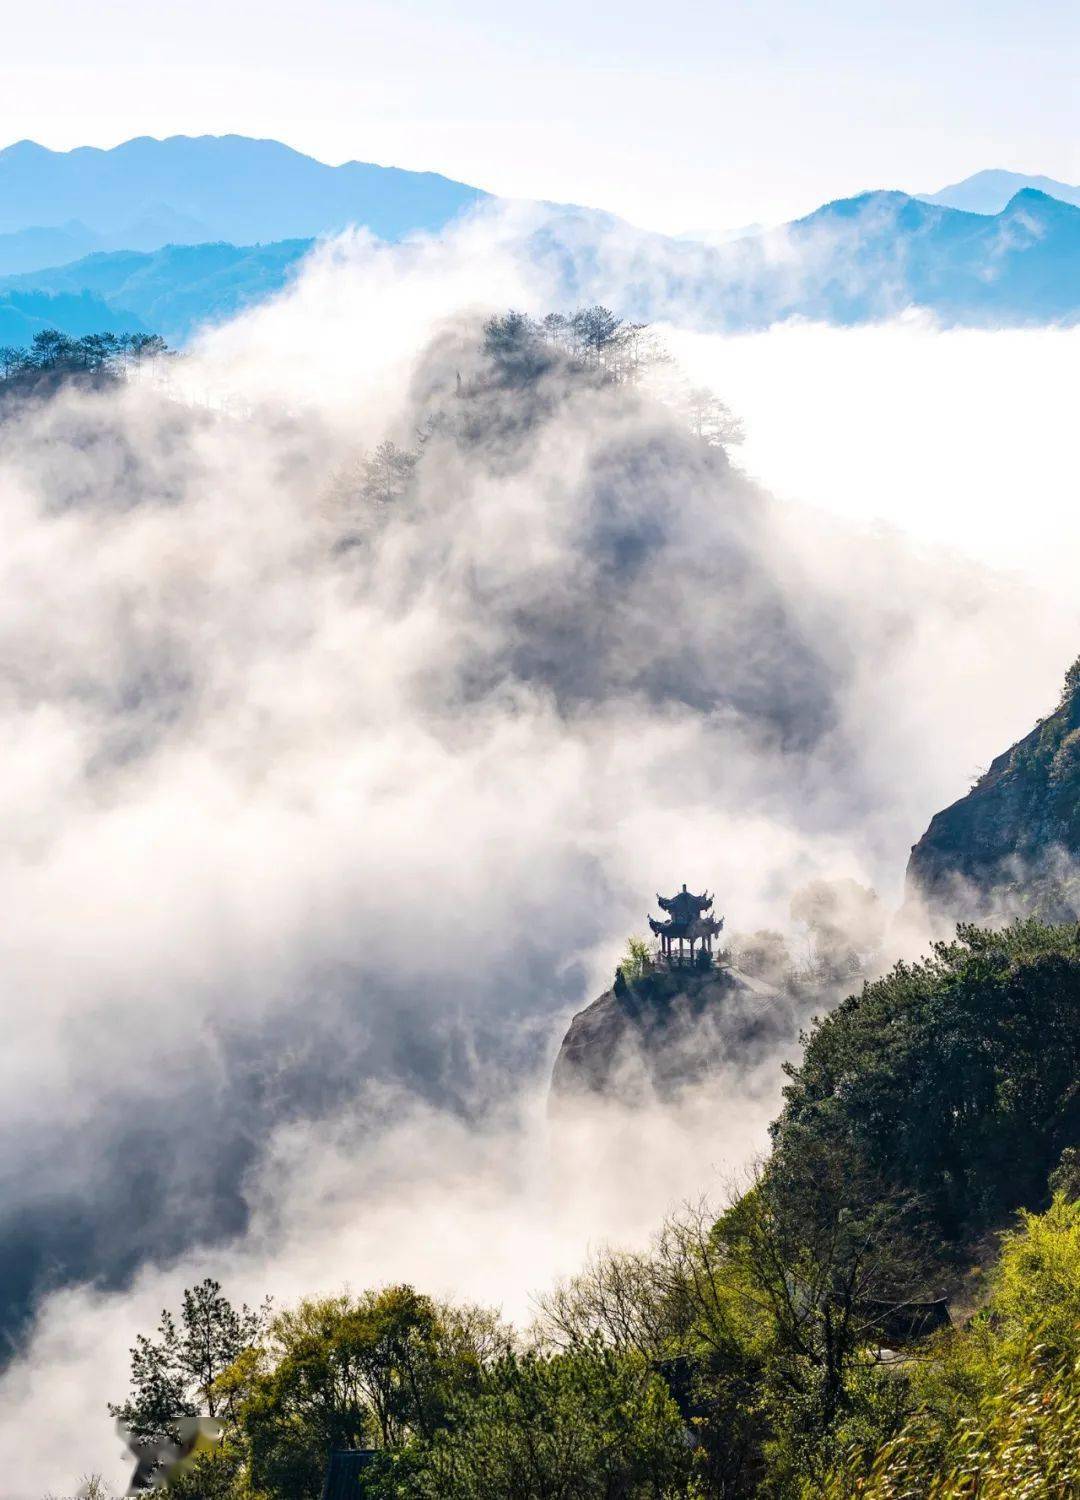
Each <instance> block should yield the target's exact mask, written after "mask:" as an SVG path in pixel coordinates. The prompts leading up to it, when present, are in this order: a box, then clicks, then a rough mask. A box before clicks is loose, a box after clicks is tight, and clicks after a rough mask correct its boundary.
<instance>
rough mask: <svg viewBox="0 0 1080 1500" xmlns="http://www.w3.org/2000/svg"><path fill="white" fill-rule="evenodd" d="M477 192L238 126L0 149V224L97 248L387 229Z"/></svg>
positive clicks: (385, 233)
mask: <svg viewBox="0 0 1080 1500" xmlns="http://www.w3.org/2000/svg"><path fill="white" fill-rule="evenodd" d="M485 196H486V194H484V193H482V192H481V191H480V190H479V189H478V188H473V187H469V186H467V185H466V184H464V183H461V182H453V181H451V180H450V179H449V178H447V177H442V176H440V175H439V174H438V173H436V172H408V171H403V170H401V169H400V168H397V167H380V166H374V165H372V164H371V163H370V162H358V161H350V162H346V163H344V165H342V166H339V167H331V166H327V165H326V164H325V163H323V162H319V161H316V160H314V158H313V157H310V156H305V155H304V154H303V153H302V152H299V151H294V150H292V148H291V147H289V146H283V145H282V144H281V143H280V142H279V141H268V140H252V139H250V138H249V137H247V136H240V135H224V136H213V135H203V136H183V135H177V136H170V137H168V139H166V140H155V139H153V138H152V137H150V136H139V137H137V138H136V139H135V140H131V141H125V142H124V144H123V145H120V146H115V147H113V148H112V149H111V150H100V149H99V148H98V147H96V146H79V147H77V148H76V149H75V150H73V151H50V150H48V149H47V148H46V147H45V146H39V145H37V144H36V142H34V141H18V142H17V143H16V144H15V145H13V146H8V147H7V148H6V149H4V150H2V151H0V236H3V235H10V234H14V233H18V232H19V231H22V230H27V229H33V230H35V231H40V230H42V229H48V228H61V227H63V226H65V225H69V224H70V223H71V222H72V221H75V222H76V223H77V224H78V225H79V226H81V227H82V228H83V229H84V231H86V232H89V233H90V234H91V235H94V236H96V237H97V241H98V247H99V248H102V249H142V250H153V249H158V248H159V247H160V246H162V245H165V244H170V243H171V244H196V243H200V242H204V241H212V240H228V241H231V242H232V243H233V244H238V245H250V244H254V243H259V242H266V241H273V240H285V239H296V238H302V237H309V236H312V235H318V234H325V233H332V232H333V231H335V230H339V229H343V228H345V227H346V226H347V225H350V224H362V225H365V226H367V227H368V228H369V229H371V230H372V232H373V233H375V234H377V235H379V236H380V238H382V239H390V240H394V239H400V238H401V237H402V236H403V235H405V234H408V233H409V232H410V231H413V230H418V229H419V230H432V229H440V228H441V227H442V226H443V225H444V224H446V223H447V222H448V221H449V220H450V219H452V218H454V216H455V215H456V214H459V213H460V212H462V210H464V209H467V208H469V207H470V206H471V205H473V204H474V203H476V202H478V201H480V200H481V199H482V198H484V197H485ZM0 248H2V247H0ZM12 269H14V268H12Z"/></svg>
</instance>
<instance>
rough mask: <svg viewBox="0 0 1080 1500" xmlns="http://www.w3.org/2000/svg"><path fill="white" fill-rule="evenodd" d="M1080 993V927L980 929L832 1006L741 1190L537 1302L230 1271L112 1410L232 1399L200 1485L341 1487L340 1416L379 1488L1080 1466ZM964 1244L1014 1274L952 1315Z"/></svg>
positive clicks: (620, 1485) (884, 1497) (790, 1493)
mask: <svg viewBox="0 0 1080 1500" xmlns="http://www.w3.org/2000/svg"><path fill="white" fill-rule="evenodd" d="M633 958H634V953H633V951H631V953H630V954H628V958H627V963H628V964H630V963H632V961H633ZM1078 1006H1080V931H1078V930H1077V929H1076V928H1075V927H1064V928H1049V927H1044V926H1040V925H1039V924H1037V923H1034V922H1025V923H1021V924H1016V925H1014V926H1013V927H1012V928H1010V929H1007V930H1005V931H1001V932H989V931H984V930H981V929H975V928H964V929H961V930H960V931H959V933H958V936H957V938H956V940H955V941H954V942H952V943H948V944H940V945H938V946H937V947H936V948H935V950H934V951H933V953H932V955H931V956H930V957H929V958H927V959H926V960H925V961H923V962H922V963H919V964H915V965H904V964H900V965H897V966H896V967H895V968H894V969H893V971H892V972H891V973H890V974H888V975H886V976H885V977H884V978H882V979H880V980H877V981H875V982H874V983H871V984H866V985H864V987H863V989H862V991H861V993H860V994H859V995H856V996H852V997H850V998H849V999H847V1000H846V1001H844V1002H843V1004H842V1005H840V1006H839V1007H838V1009H837V1010H836V1011H835V1012H834V1013H833V1014H832V1015H830V1016H828V1017H826V1018H825V1019H824V1020H822V1021H820V1022H818V1023H816V1024H815V1026H814V1028H813V1030H812V1032H811V1034H810V1036H809V1037H808V1038H807V1042H806V1052H805V1057H804V1059H803V1061H802V1063H801V1065H800V1066H799V1067H798V1068H795V1069H792V1071H791V1081H790V1084H789V1086H788V1089H787V1101H786V1105H785V1108H784V1112H783V1114H782V1116H781V1118H780V1120H779V1121H778V1122H777V1125H776V1127H775V1144H774V1149H773V1152H772V1155H771V1157H770V1159H769V1160H768V1161H767V1162H766V1163H765V1164H764V1165H763V1166H762V1168H761V1169H760V1170H759V1171H758V1173H757V1174H756V1177H755V1179H754V1181H753V1182H752V1183H751V1184H750V1185H749V1186H748V1187H747V1189H746V1191H744V1192H743V1193H742V1194H741V1196H739V1197H738V1198H737V1199H736V1200H735V1201H734V1202H733V1203H732V1204H731V1206H730V1207H729V1208H728V1209H727V1210H726V1211H725V1212H723V1213H722V1214H720V1216H719V1217H717V1216H716V1215H715V1214H711V1213H709V1212H707V1211H706V1210H705V1209H704V1208H702V1209H701V1210H699V1211H695V1212H689V1211H688V1212H686V1213H684V1214H683V1215H681V1216H680V1217H678V1218H676V1219H674V1220H672V1221H671V1222H669V1223H668V1224H667V1225H665V1226H664V1228H663V1229H662V1231H661V1232H660V1233H659V1234H658V1236H657V1238H656V1240H655V1242H654V1244H653V1246H652V1248H651V1249H650V1250H649V1251H648V1252H642V1253H634V1254H631V1253H626V1252H607V1253H603V1254H598V1255H596V1256H594V1258H593V1259H592V1260H591V1261H590V1263H589V1264H588V1265H587V1266H586V1267H585V1268H584V1269H583V1270H582V1272H581V1273H580V1274H579V1275H578V1276H576V1277H574V1278H572V1279H571V1280H568V1281H566V1282H563V1283H561V1284H559V1285H558V1286H556V1287H555V1288H554V1289H553V1290H551V1291H550V1292H549V1293H548V1294H547V1295H545V1296H544V1297H542V1298H541V1299H540V1301H539V1304H538V1317H537V1320H536V1323H535V1324H534V1326H533V1327H532V1328H531V1329H529V1330H527V1331H526V1332H520V1331H516V1330H512V1329H510V1328H507V1327H506V1326H505V1325H503V1324H502V1323H501V1322H500V1321H499V1319H498V1317H497V1316H496V1315H495V1314H493V1313H490V1312H486V1311H484V1310H482V1309H477V1308H471V1307H456V1306H451V1305H445V1304H439V1303H436V1302H433V1301H432V1300H431V1299H429V1298H427V1297H425V1296H423V1295H422V1294H420V1293H418V1292H416V1291H414V1290H413V1289H412V1288H409V1287H389V1288H385V1289H383V1290H380V1291H371V1292H366V1293H364V1294H363V1295H361V1296H359V1297H349V1296H341V1297H337V1298H330V1299H323V1300H311V1301H305V1302H302V1303H300V1304H299V1305H298V1306H297V1307H294V1308H290V1309H286V1310H285V1311H283V1312H280V1313H278V1314H277V1315H276V1316H273V1317H270V1316H269V1313H268V1311H267V1310H266V1309H264V1310H263V1311H262V1312H260V1313H252V1312H250V1311H248V1310H247V1309H241V1310H239V1311H235V1310H234V1309H232V1308H231V1307H230V1306H229V1304H228V1303H227V1302H226V1301H225V1299H224V1298H223V1296H222V1294H221V1289H220V1287H218V1286H217V1285H216V1284H215V1283H212V1282H206V1283H203V1285H202V1286H200V1287H197V1288H195V1289H193V1290H192V1291H190V1292H188V1293H186V1294H185V1297H184V1302H183V1306H182V1308H181V1310H180V1314H179V1316H178V1317H177V1318H173V1317H171V1316H170V1315H169V1314H167V1313H166V1314H164V1315H163V1317H162V1320H161V1323H160V1326H159V1329H158V1332H157V1335H156V1336H155V1337H153V1338H142V1339H140V1340H139V1341H138V1342H137V1344H136V1346H135V1348H134V1349H133V1351H132V1377H133V1385H132V1393H131V1396H130V1398H129V1400H128V1401H127V1402H125V1403H124V1404H123V1405H122V1406H120V1407H117V1408H114V1410H116V1411H119V1412H120V1413H121V1414H122V1415H123V1417H124V1418H125V1420H126V1421H127V1422H128V1423H129V1424H130V1425H131V1426H132V1427H133V1428H134V1429H135V1430H137V1431H142V1432H156V1431H160V1430H161V1429H162V1428H163V1427H164V1426H165V1424H166V1423H167V1421H168V1420H169V1418H175V1417H176V1416H178V1415H181V1414H184V1413H192V1412H195V1411H198V1412H204V1413H206V1414H208V1415H209V1414H215V1415H217V1416H218V1417H219V1418H220V1419H221V1420H222V1421H223V1422H224V1424H225V1438H224V1441H223V1443H222V1444H221V1446H220V1448H219V1449H217V1450H216V1451H215V1452H213V1453H212V1454H209V1455H205V1456H203V1457H201V1458H200V1459H199V1460H198V1461H197V1463H196V1465H195V1467H194V1469H193V1470H192V1471H191V1472H190V1473H188V1474H186V1475H183V1476H180V1477H178V1478H177V1479H175V1480H174V1481H173V1482H172V1485H171V1489H172V1491H173V1492H174V1493H176V1494H178V1495H181V1496H186V1497H189V1500H194V1497H203V1500H309V1497H310V1500H316V1497H317V1496H318V1495H319V1494H320V1490H321V1485H322V1481H323V1476H324V1474H325V1470H326V1463H327V1456H328V1454H329V1452H330V1451H331V1450H332V1449H342V1448H353V1449H355V1448H362V1449H368V1450H372V1453H373V1460H372V1462H371V1464H370V1465H369V1467H367V1468H366V1469H364V1470H363V1475H364V1478H363V1480H362V1482H361V1481H360V1480H358V1481H357V1484H358V1489H357V1494H358V1495H366V1496H368V1497H378V1500H390V1497H406V1496H415V1497H421V1500H425V1497H426V1500H434V1497H447V1500H482V1497H483V1500H486V1497H496V1496H507V1497H514V1500H546V1497H556V1496H558V1497H568V1500H569V1497H581V1500H585V1497H592V1496H605V1497H611V1500H615V1497H619V1500H635V1497H640V1500H644V1497H653V1500H661V1497H666V1500H674V1497H678V1496H682V1497H687V1500H689V1497H695V1496H696V1497H705V1496H709V1497H716V1500H734V1497H742V1496H758V1495H760V1496H775V1497H780V1500H788V1497H790V1500H810V1497H812V1496H813V1497H817V1496H820V1495H827V1496H831V1497H833V1500H840V1497H847V1496H855V1495H866V1496H872V1497H875V1500H900V1497H915V1496H920V1497H921V1496H924V1495H927V1496H940V1497H943V1500H945V1497H948V1500H954V1497H955V1500H959V1497H961V1496H968V1495H976V1494H977V1495H979V1496H1005V1495H1006V1494H1007V1493H1008V1494H1016V1495H1017V1496H1025V1495H1032V1496H1034V1495H1043V1494H1053V1495H1067V1494H1072V1493H1076V1492H1077V1491H1078V1481H1077V1477H1076V1476H1077V1467H1076V1465H1077V1461H1076V1457H1075V1453H1076V1450H1077V1438H1078V1437H1080V1424H1078V1418H1077V1415H1076V1413H1077V1411H1078V1410H1080V1373H1078V1372H1080V1203H1078V1202H1077V1201H1076V1199H1077V1189H1078V1187H1080V1160H1078V1152H1077V1150H1076V1146H1077V1143H1080V1120H1078V1119H1077V1117H1076V1114H1075V1109H1076V1105H1075V1094H1076V1078H1077V1077H1078V1076H1080V1071H1078V1065H1080V1056H1078V1049H1080V1021H1078V1016H1077V1011H1078ZM1051 1187H1052V1188H1053V1189H1054V1191H1055V1192H1056V1197H1055V1198H1054V1200H1053V1202H1052V1204H1050V1206H1049V1207H1048V1208H1046V1205H1047V1204H1048V1203H1049V1199H1050V1189H1051ZM1017 1208H1020V1209H1021V1219H1020V1222H1019V1227H1017V1228H1014V1229H1012V1230H1011V1232H1008V1233H1006V1234H1005V1235H1004V1238H1003V1240H1002V1243H1001V1249H1000V1255H999V1256H998V1258H997V1260H996V1263H995V1248H994V1246H995V1235H994V1234H993V1233H991V1234H990V1235H989V1236H988V1235H987V1233H986V1231H987V1230H988V1229H989V1230H991V1231H1003V1230H1006V1229H1007V1228H1008V1225H1009V1224H1010V1223H1011V1222H1012V1223H1014V1222H1015V1217H1014V1211H1015V1210H1016V1209H1017ZM1044 1209H1045V1211H1044V1212H1041V1213H1040V1212H1039V1210H1044ZM965 1257H966V1263H967V1264H968V1265H970V1262H971V1261H972V1260H973V1259H974V1260H975V1261H977V1262H978V1263H980V1264H984V1265H986V1266H989V1267H990V1268H991V1269H990V1270H989V1274H988V1276H987V1277H985V1278H984V1280H985V1281H986V1282H987V1286H988V1289H987V1288H984V1289H983V1290H982V1291H981V1292H980V1291H978V1289H977V1285H976V1291H975V1293H974V1294H973V1295H972V1294H971V1292H970V1288H969V1290H968V1292H967V1293H965V1295H968V1296H970V1297H971V1300H972V1302H973V1304H974V1305H979V1304H981V1310H980V1311H977V1312H976V1313H975V1316H974V1317H972V1318H971V1319H970V1321H969V1322H967V1323H966V1324H964V1325H963V1326H961V1323H960V1322H959V1321H958V1322H956V1323H954V1326H951V1327H950V1326H948V1320H947V1319H946V1318H945V1317H944V1315H943V1314H941V1308H942V1306H943V1304H942V1303H941V1302H940V1301H937V1300H935V1299H936V1298H938V1297H939V1296H940V1293H941V1288H942V1286H943V1285H945V1284H946V1283H949V1284H951V1285H953V1286H954V1288H955V1287H956V1286H958V1285H960V1284H961V1282H963V1281H964V1278H963V1277H962V1276H961V1274H960V1269H961V1266H960V1262H962V1261H963V1258H965ZM970 1279H971V1278H970V1277H969V1278H968V1281H970ZM975 1282H976V1284H978V1282H979V1278H978V1277H976V1278H975ZM954 1312H955V1308H954ZM931 1315H935V1316H933V1317H932V1316H931Z"/></svg>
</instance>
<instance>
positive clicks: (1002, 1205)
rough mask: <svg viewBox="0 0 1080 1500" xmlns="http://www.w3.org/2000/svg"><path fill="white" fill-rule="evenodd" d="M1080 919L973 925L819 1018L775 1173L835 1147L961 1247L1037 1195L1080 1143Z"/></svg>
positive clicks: (777, 1133) (790, 1090)
mask: <svg viewBox="0 0 1080 1500" xmlns="http://www.w3.org/2000/svg"><path fill="white" fill-rule="evenodd" d="M1078 1000H1080V927H1059V928H1053V927H1047V926H1044V925H1042V924H1041V923H1039V922H1036V921H1033V920H1030V921H1025V922H1018V923H1015V924H1014V925H1013V926H1011V927H1008V928H1006V929H1004V930H1001V931H996V932H991V931H986V930H983V929H980V928H976V927H962V928H960V929H959V930H958V934H957V937H956V939H955V941H953V942H949V943H939V944H937V945H936V946H935V948H934V951H933V954H932V956H931V957H930V958H928V959H927V960H925V961H924V962H922V963H918V964H914V965H908V964H898V965H897V966H896V967H895V968H894V969H893V970H892V971H891V973H889V974H887V975H886V976H885V977H884V978H882V979H879V980H877V981H875V982H874V983H872V984H867V985H865V986H864V987H863V990H862V992H861V993H860V994H858V995H854V996H851V997H850V998H848V999H847V1000H845V1001H844V1002H843V1003H842V1004H841V1005H840V1006H838V1007H837V1009H836V1010H835V1011H833V1013H832V1014H831V1015H829V1016H827V1017H826V1018H825V1019H824V1020H823V1021H820V1022H818V1023H817V1024H816V1025H815V1026H814V1028H813V1030H812V1032H811V1034H810V1036H809V1038H808V1040H807V1044H806V1052H805V1056H804V1058H803V1061H802V1063H801V1064H800V1065H799V1066H798V1067H797V1068H794V1069H791V1082H790V1084H789V1085H788V1087H787V1088H786V1090H785V1094H786V1101H787V1102H786V1105H785V1108H784V1112H783V1114H782V1116H781V1118H780V1120H779V1121H778V1122H777V1124H776V1126H775V1127H774V1137H775V1145H776V1153H775V1168H774V1169H775V1170H776V1171H777V1172H779V1173H781V1174H783V1173H787V1172H789V1171H795V1172H798V1170H799V1163H800V1161H801V1160H802V1158H804V1157H811V1158H814V1157H818V1156H820V1155H822V1154H824V1155H836V1156H838V1157H840V1158H842V1159H843V1160H845V1161H846V1162H847V1163H848V1168H849V1170H851V1171H854V1172H855V1173H856V1174H870V1175H871V1176H873V1177H876V1178H880V1179H881V1180H882V1181H885V1182H888V1183H889V1184H890V1186H891V1187H892V1189H893V1191H896V1192H900V1193H903V1194H905V1195H907V1196H908V1197H909V1198H910V1199H911V1200H912V1201H917V1202H918V1204H919V1205H920V1207H921V1209H922V1210H923V1211H924V1212H925V1214H926V1216H927V1218H928V1220H929V1223H930V1224H931V1225H932V1227H933V1229H934V1231H935V1232H936V1233H937V1234H938V1235H939V1236H940V1237H943V1238H944V1239H945V1240H946V1241H947V1242H951V1243H957V1242H961V1243H962V1242H963V1241H964V1240H965V1239H968V1238H970V1237H972V1236H973V1235H975V1234H977V1233H978V1232H979V1231H980V1230H982V1229H984V1228H986V1227H987V1226H993V1225H996V1224H999V1223H1001V1221H1002V1219H1003V1217H1004V1215H1006V1214H1007V1213H1008V1212H1009V1211H1010V1210H1011V1209H1013V1208H1016V1207H1018V1206H1020V1205H1023V1204H1031V1203H1033V1202H1035V1201H1037V1200H1038V1197H1039V1195H1040V1193H1041V1192H1043V1191H1044V1190H1045V1186H1046V1180H1047V1174H1048V1172H1049V1171H1050V1169H1051V1167H1052V1166H1053V1165H1054V1164H1055V1162H1056V1161H1057V1158H1058V1156H1059V1155H1060V1153H1061V1151H1062V1149H1063V1148H1064V1147H1065V1146H1067V1145H1071V1144H1072V1143H1073V1142H1074V1141H1076V1140H1077V1139H1080V1096H1078V1094H1077V1088H1076V1080H1077V1078H1078V1077H1080V1025H1078V1024H1077V1004H1078Z"/></svg>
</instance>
